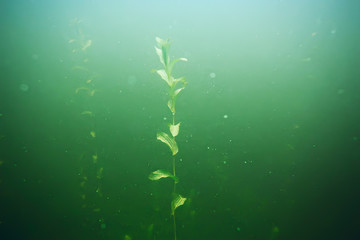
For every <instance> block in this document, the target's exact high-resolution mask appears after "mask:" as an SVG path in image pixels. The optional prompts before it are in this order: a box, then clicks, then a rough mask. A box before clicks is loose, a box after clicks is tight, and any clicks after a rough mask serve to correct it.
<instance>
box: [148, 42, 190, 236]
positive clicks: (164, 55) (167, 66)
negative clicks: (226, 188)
mask: <svg viewBox="0 0 360 240" xmlns="http://www.w3.org/2000/svg"><path fill="white" fill-rule="evenodd" d="M156 42H157V44H158V46H157V47H155V50H156V54H157V55H158V56H159V58H160V62H161V64H162V65H163V67H164V69H160V70H154V72H156V73H157V74H159V76H160V77H161V78H162V79H163V80H164V81H165V82H166V83H167V85H168V87H169V88H168V95H169V100H168V102H167V106H168V107H169V109H170V111H171V114H172V122H171V123H169V131H170V134H167V133H165V132H158V133H157V135H156V137H157V139H158V140H160V141H161V142H163V143H165V144H166V145H167V146H168V147H169V148H170V150H171V152H172V173H171V172H170V171H167V170H162V169H159V170H156V171H154V172H152V173H151V174H150V175H149V179H150V180H153V181H155V180H159V179H161V178H171V179H173V181H174V189H173V200H172V201H171V205H170V206H171V215H172V216H173V231H174V239H175V240H176V219H175V210H176V209H177V208H178V207H180V206H181V205H183V204H184V203H185V201H186V198H185V197H183V196H182V195H180V194H179V193H177V192H176V184H178V183H179V178H178V177H177V176H176V170H175V155H176V154H177V153H178V152H179V148H178V145H177V143H176V141H175V137H176V136H177V135H178V134H179V130H180V122H179V123H176V122H175V113H176V111H175V104H176V99H177V97H178V95H179V93H180V92H181V91H182V90H184V88H185V86H186V85H187V82H186V80H185V78H184V77H180V78H174V77H173V76H172V70H173V68H174V65H175V63H176V62H178V61H187V59H186V58H178V59H174V60H170V57H169V48H170V42H169V40H163V39H161V38H158V37H157V38H156Z"/></svg>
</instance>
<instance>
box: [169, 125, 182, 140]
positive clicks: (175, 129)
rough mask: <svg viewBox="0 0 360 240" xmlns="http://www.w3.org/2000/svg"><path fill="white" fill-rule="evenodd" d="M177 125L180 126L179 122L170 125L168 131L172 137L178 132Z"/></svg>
mask: <svg viewBox="0 0 360 240" xmlns="http://www.w3.org/2000/svg"><path fill="white" fill-rule="evenodd" d="M179 127H180V123H178V124H176V125H172V124H171V125H170V132H171V135H173V137H176V136H177V135H178V134H179Z"/></svg>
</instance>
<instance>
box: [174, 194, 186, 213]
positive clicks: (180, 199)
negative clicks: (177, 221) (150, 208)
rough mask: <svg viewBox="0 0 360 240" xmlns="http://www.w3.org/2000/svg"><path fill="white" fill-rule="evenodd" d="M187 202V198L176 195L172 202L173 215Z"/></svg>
mask: <svg viewBox="0 0 360 240" xmlns="http://www.w3.org/2000/svg"><path fill="white" fill-rule="evenodd" d="M185 201H186V198H184V197H183V196H181V195H180V194H176V195H175V197H174V199H173V200H172V202H171V215H174V214H175V210H176V209H177V208H178V207H180V206H181V205H183V204H184V203H185Z"/></svg>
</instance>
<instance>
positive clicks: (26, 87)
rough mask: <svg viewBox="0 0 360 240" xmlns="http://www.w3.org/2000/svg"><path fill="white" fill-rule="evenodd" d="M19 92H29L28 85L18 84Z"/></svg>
mask: <svg viewBox="0 0 360 240" xmlns="http://www.w3.org/2000/svg"><path fill="white" fill-rule="evenodd" d="M19 88H20V90H21V91H23V92H27V91H29V85H27V84H26V83H22V84H20V87H19Z"/></svg>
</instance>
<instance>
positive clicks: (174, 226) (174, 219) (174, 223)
mask: <svg viewBox="0 0 360 240" xmlns="http://www.w3.org/2000/svg"><path fill="white" fill-rule="evenodd" d="M173 125H175V113H173ZM173 175H174V177H176V170H175V156H173ZM175 192H176V182H175V181H174V192H173V195H175ZM173 229H174V240H176V217H175V211H174V214H173Z"/></svg>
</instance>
